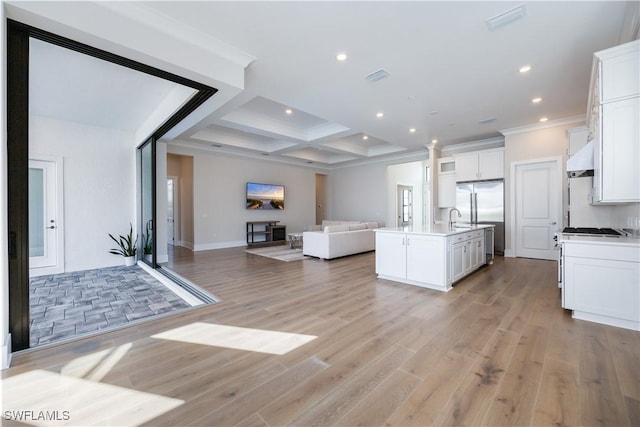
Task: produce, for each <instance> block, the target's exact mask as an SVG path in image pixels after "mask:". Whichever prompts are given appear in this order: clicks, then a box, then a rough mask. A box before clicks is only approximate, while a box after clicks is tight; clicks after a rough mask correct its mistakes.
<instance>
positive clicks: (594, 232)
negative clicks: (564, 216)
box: [562, 227, 623, 236]
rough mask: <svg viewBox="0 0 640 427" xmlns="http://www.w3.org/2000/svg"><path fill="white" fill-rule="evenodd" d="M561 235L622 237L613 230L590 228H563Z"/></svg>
mask: <svg viewBox="0 0 640 427" xmlns="http://www.w3.org/2000/svg"><path fill="white" fill-rule="evenodd" d="M562 233H563V234H582V235H587V236H589V235H591V236H622V235H623V234H622V233H620V232H619V231H617V230H614V229H613V228H591V227H565V228H564V230H562Z"/></svg>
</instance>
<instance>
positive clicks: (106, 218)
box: [29, 115, 137, 271]
mask: <svg viewBox="0 0 640 427" xmlns="http://www.w3.org/2000/svg"><path fill="white" fill-rule="evenodd" d="M29 133H30V135H29V155H30V157H32V156H37V155H39V154H41V155H49V156H59V157H62V158H63V161H64V183H63V185H64V247H65V271H79V270H87V269H92V268H101V267H108V266H114V265H122V258H121V257H119V256H116V255H111V254H109V253H108V251H109V249H111V248H113V247H115V243H114V242H112V241H111V239H109V236H108V233H111V234H114V235H116V236H117V235H120V234H126V233H127V232H128V231H129V223H131V224H133V227H134V233H136V232H137V231H136V223H137V221H136V205H135V204H136V189H135V186H134V184H133V183H135V182H136V176H135V159H136V156H135V153H136V152H135V147H134V141H133V133H129V132H123V131H117V130H113V129H105V128H99V127H94V126H88V125H82V124H78V123H72V122H67V121H62V120H55V119H51V118H46V117H41V116H33V115H32V116H31V117H30V123H29Z"/></svg>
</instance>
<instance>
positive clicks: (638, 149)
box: [587, 40, 640, 204]
mask: <svg viewBox="0 0 640 427" xmlns="http://www.w3.org/2000/svg"><path fill="white" fill-rule="evenodd" d="M639 64H640V41H638V40H636V41H634V42H631V43H626V44H623V45H620V46H616V47H613V48H611V49H607V50H604V51H601V52H597V53H595V56H594V63H593V68H592V77H591V90H590V93H589V108H588V112H589V114H588V115H587V120H588V123H587V124H588V127H589V131H590V135H589V139H590V140H593V142H594V176H593V191H592V194H593V203H594V204H604V203H612V204H615V203H630V202H640V167H638V165H639V164H640V144H639V143H638V141H640V78H638V76H639V75H640V74H639V73H640V65H639Z"/></svg>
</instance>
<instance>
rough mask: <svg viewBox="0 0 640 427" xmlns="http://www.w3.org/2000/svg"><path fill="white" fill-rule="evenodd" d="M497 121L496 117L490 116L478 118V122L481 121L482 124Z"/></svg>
mask: <svg viewBox="0 0 640 427" xmlns="http://www.w3.org/2000/svg"><path fill="white" fill-rule="evenodd" d="M495 121H496V118H495V117H489V118H487V119H481V120H478V123H480V124H481V125H486V124H487V123H491V122H495Z"/></svg>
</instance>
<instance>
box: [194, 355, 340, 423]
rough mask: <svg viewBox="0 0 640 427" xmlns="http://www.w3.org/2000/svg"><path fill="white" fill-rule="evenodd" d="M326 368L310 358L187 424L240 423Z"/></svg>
mask: <svg viewBox="0 0 640 427" xmlns="http://www.w3.org/2000/svg"><path fill="white" fill-rule="evenodd" d="M326 368H327V365H326V364H325V363H324V362H322V361H320V360H318V359H317V358H310V359H307V360H305V361H303V362H302V363H300V364H298V365H297V366H294V367H292V368H290V369H288V370H286V371H285V372H284V373H283V374H281V375H279V376H277V377H275V378H273V379H272V380H270V381H268V382H266V383H264V384H262V385H260V386H258V387H257V388H254V389H253V390H252V391H250V392H249V393H246V394H244V395H242V396H241V397H239V398H237V399H234V400H233V401H232V402H230V403H228V404H226V405H225V406H223V407H222V408H220V409H217V410H214V411H212V412H208V413H207V414H205V415H204V416H202V417H200V418H198V419H197V420H195V421H193V422H190V423H187V424H188V425H193V426H203V425H232V424H236V423H238V422H240V421H242V420H243V419H244V418H245V415H246V414H250V413H253V412H258V411H259V410H260V409H262V408H263V407H265V406H266V405H267V404H268V403H269V402H271V401H273V400H274V399H276V398H277V397H279V396H281V395H282V394H284V393H285V392H287V391H288V390H289V389H290V388H291V384H300V383H303V382H305V381H308V380H309V378H311V377H313V375H314V374H316V373H318V372H320V371H322V370H324V369H326Z"/></svg>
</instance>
